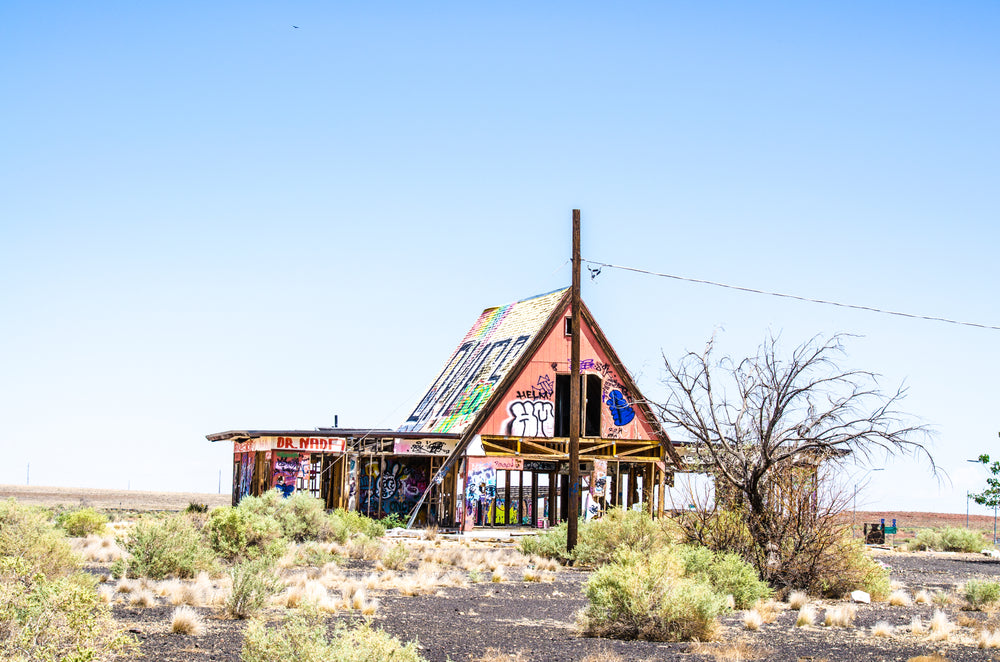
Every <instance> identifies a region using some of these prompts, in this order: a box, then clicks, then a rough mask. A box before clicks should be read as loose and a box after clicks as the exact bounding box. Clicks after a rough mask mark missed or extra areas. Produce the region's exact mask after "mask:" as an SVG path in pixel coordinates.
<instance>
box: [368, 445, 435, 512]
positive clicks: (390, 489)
mask: <svg viewBox="0 0 1000 662" xmlns="http://www.w3.org/2000/svg"><path fill="white" fill-rule="evenodd" d="M427 464H428V460H427V459H426V458H417V457H413V458H389V459H385V460H384V466H383V463H382V461H380V459H379V458H372V459H361V460H360V461H359V465H360V466H359V467H358V469H359V470H358V494H359V496H360V499H361V501H360V504H359V510H360V512H361V513H363V514H365V515H368V516H370V517H376V518H381V517H386V516H388V515H393V514H395V515H401V516H405V515H406V514H407V513H409V512H410V510H412V508H413V506H415V505H416V503H417V500H418V499H419V498H420V495H421V494H422V493H423V491H424V490H425V489H426V488H427V480H428V476H427V469H428V466H427Z"/></svg>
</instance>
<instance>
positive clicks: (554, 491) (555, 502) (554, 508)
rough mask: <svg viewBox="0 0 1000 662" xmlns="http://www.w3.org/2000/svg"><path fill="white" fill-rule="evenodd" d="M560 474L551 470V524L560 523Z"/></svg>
mask: <svg viewBox="0 0 1000 662" xmlns="http://www.w3.org/2000/svg"><path fill="white" fill-rule="evenodd" d="M558 496H559V474H558V473H557V472H555V471H551V472H549V526H555V525H556V524H558V523H559V499H558Z"/></svg>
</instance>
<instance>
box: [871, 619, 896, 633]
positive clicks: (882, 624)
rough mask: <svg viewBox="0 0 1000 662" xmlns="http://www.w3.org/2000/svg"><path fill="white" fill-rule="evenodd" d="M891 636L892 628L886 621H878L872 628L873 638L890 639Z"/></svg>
mask: <svg viewBox="0 0 1000 662" xmlns="http://www.w3.org/2000/svg"><path fill="white" fill-rule="evenodd" d="M892 634H893V627H892V626H891V625H889V624H888V623H887V622H886V621H879V622H878V623H876V624H875V626H874V627H873V628H872V636H873V637H891V636H892Z"/></svg>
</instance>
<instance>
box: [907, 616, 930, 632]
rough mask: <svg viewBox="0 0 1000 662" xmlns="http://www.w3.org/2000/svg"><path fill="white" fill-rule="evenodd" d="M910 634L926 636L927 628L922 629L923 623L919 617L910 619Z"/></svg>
mask: <svg viewBox="0 0 1000 662" xmlns="http://www.w3.org/2000/svg"><path fill="white" fill-rule="evenodd" d="M910 632H911V633H912V634H926V633H927V628H926V627H924V622H923V620H922V619H921V618H920V616H914V617H913V618H911V619H910Z"/></svg>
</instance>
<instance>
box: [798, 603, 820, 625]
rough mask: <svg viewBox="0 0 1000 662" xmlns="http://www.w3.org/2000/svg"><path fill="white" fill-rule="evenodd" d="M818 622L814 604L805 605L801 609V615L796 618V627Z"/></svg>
mask: <svg viewBox="0 0 1000 662" xmlns="http://www.w3.org/2000/svg"><path fill="white" fill-rule="evenodd" d="M815 622H816V610H815V609H814V608H813V607H812V605H805V606H803V607H802V609H799V615H798V616H797V617H796V618H795V627H797V628H802V627H807V626H810V625H813V624H814V623H815Z"/></svg>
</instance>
